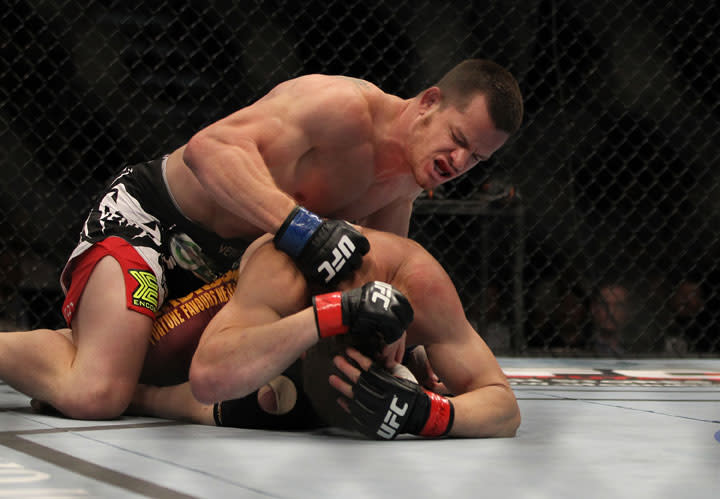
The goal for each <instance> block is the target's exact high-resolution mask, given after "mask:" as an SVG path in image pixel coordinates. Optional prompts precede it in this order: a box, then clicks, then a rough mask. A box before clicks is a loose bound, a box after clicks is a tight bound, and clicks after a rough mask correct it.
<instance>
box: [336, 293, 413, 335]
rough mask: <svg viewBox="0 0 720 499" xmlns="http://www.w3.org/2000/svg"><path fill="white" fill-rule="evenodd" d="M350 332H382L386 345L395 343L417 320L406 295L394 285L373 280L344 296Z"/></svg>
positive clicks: (343, 302)
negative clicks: (414, 318) (414, 319)
mask: <svg viewBox="0 0 720 499" xmlns="http://www.w3.org/2000/svg"><path fill="white" fill-rule="evenodd" d="M342 309H343V317H347V321H348V325H349V329H348V333H349V334H351V335H354V336H362V335H365V334H371V333H372V332H376V333H379V334H380V335H381V336H382V338H383V340H384V341H385V343H386V344H390V343H394V342H395V341H397V340H398V339H399V338H400V337H401V336H402V334H403V332H405V330H406V329H407V327H408V326H409V325H410V323H411V322H412V320H413V316H414V313H413V309H412V306H411V305H410V302H409V301H408V299H407V298H405V295H403V294H402V293H401V292H400V291H398V290H397V289H395V288H393V287H392V286H391V285H389V284H387V283H384V282H380V281H373V282H369V283H367V284H365V285H364V286H363V287H361V288H356V289H353V290H350V291H347V292H346V293H343V297H342Z"/></svg>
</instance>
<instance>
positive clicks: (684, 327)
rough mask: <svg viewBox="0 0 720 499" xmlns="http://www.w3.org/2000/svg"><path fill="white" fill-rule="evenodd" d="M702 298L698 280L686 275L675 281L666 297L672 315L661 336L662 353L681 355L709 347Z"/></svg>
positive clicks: (707, 321) (708, 332)
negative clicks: (663, 346)
mask: <svg viewBox="0 0 720 499" xmlns="http://www.w3.org/2000/svg"><path fill="white" fill-rule="evenodd" d="M706 300H707V296H706V292H705V290H704V289H703V286H702V284H701V281H700V280H699V279H696V278H693V277H686V278H683V279H682V280H681V281H680V282H679V283H678V284H677V286H676V287H675V290H674V292H673V294H672V296H671V298H670V308H671V310H672V313H673V317H672V322H671V324H670V326H669V328H668V331H667V335H666V339H665V352H666V353H670V354H676V355H685V354H687V353H696V352H698V353H699V352H709V351H711V350H712V338H711V337H710V334H711V333H710V331H709V325H710V320H711V318H710V317H709V312H708V311H707V309H706V306H705V305H706Z"/></svg>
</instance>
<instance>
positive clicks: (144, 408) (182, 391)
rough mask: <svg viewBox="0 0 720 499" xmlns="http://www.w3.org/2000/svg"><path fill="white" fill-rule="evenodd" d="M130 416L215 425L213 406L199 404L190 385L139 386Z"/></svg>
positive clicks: (129, 412) (131, 405)
mask: <svg viewBox="0 0 720 499" xmlns="http://www.w3.org/2000/svg"><path fill="white" fill-rule="evenodd" d="M128 414H134V415H138V416H153V417H157V418H165V419H178V420H181V421H189V422H191V423H197V424H204V425H215V419H214V417H213V405H212V404H210V405H208V404H203V403H200V402H198V401H197V400H196V399H195V397H194V396H193V394H192V390H191V389H190V383H182V384H180V385H173V386H163V387H158V386H149V385H138V386H137V387H136V389H135V395H134V396H133V400H132V403H131V404H130V407H129V408H128Z"/></svg>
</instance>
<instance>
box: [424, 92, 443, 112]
mask: <svg viewBox="0 0 720 499" xmlns="http://www.w3.org/2000/svg"><path fill="white" fill-rule="evenodd" d="M442 98H443V95H442V91H441V90H440V89H439V88H438V87H430V88H428V89H427V90H425V91H424V92H423V93H422V94H420V114H421V115H423V114H425V113H426V112H428V111H429V110H430V109H432V108H433V107H434V106H435V105H437V104H440V102H441V101H442Z"/></svg>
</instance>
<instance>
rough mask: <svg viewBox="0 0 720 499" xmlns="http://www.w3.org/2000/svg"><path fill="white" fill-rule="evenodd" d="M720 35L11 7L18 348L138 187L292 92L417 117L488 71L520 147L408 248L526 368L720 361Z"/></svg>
mask: <svg viewBox="0 0 720 499" xmlns="http://www.w3.org/2000/svg"><path fill="white" fill-rule="evenodd" d="M719 23H720V8H718V6H717V4H716V3H714V2H694V1H687V0H686V1H683V2H680V1H670V2H664V3H663V5H662V6H659V5H658V4H657V3H656V2H652V1H650V0H635V1H628V0H615V1H610V0H602V1H600V2H598V1H587V0H573V1H561V0H557V1H552V0H540V1H529V0H519V1H513V2H502V1H495V2H475V1H470V2H468V1H462V2H461V1H448V0H443V1H439V0H437V1H436V0H425V1H422V0H419V1H413V2H410V1H404V2H403V1H397V2H390V1H378V0H363V1H357V2H353V1H351V0H344V1H339V0H336V1H331V0H329V1H324V2H320V1H310V2H295V1H289V0H287V1H285V0H268V1H261V0H246V1H238V0H235V1H230V0H225V1H221V0H203V1H199V0H185V1H175V0H166V1H165V2H162V3H160V2H146V1H135V0H123V1H114V0H67V1H59V0H58V1H41V0H34V1H31V0H25V1H17V0H10V1H9V8H5V9H3V11H2V13H0V26H1V28H0V29H2V38H1V39H0V43H1V44H2V45H1V47H2V54H1V56H0V61H1V63H0V91H1V93H0V102H1V103H2V105H1V106H0V123H1V124H2V126H0V158H1V159H0V164H1V165H2V183H1V185H0V230H1V231H2V239H1V240H0V263H1V266H0V275H2V279H0V283H1V284H2V286H1V288H0V320H1V321H2V326H3V328H4V329H10V330H12V329H26V328H36V327H53V328H55V327H62V325H63V323H62V317H61V314H60V303H61V292H60V289H59V285H58V278H59V272H60V269H61V268H62V266H63V265H64V263H65V259H66V258H67V256H68V254H69V252H70V251H71V249H72V248H73V246H74V244H75V243H76V239H77V236H78V233H79V230H80V227H81V224H82V222H83V220H84V218H85V215H86V212H87V209H88V208H89V206H90V203H91V201H92V199H93V198H94V196H95V195H96V194H97V193H98V192H99V190H100V189H101V187H102V185H103V184H104V183H105V182H106V181H107V180H108V179H109V178H110V176H111V175H112V174H113V173H114V172H115V171H117V170H118V169H119V168H120V167H121V166H122V165H124V164H130V163H133V162H139V161H143V160H147V159H150V158H154V157H157V156H159V155H161V154H164V153H167V152H169V151H171V150H173V149H174V148H176V147H178V146H180V145H181V144H183V143H184V142H185V141H187V139H188V138H189V137H190V136H191V135H192V134H193V133H194V132H195V131H197V130H198V129H200V128H201V127H203V126H205V125H207V124H209V123H211V122H212V121H215V120H216V119H218V118H221V117H223V116H225V115H227V114H229V113H230V112H232V111H234V110H235V109H237V108H238V107H241V106H244V105H246V104H248V103H250V102H251V101H253V100H255V99H256V98H258V97H259V96H261V95H263V94H264V93H265V92H267V91H268V90H269V89H270V88H272V86H274V85H275V84H277V83H278V82H280V81H282V80H285V79H288V78H291V77H294V76H298V75H301V74H306V73H312V72H322V73H334V74H345V75H349V76H356V77H361V78H365V79H368V80H370V81H372V82H374V83H376V84H377V85H379V86H380V87H381V88H383V89H384V90H385V91H387V92H390V93H395V94H397V95H399V96H401V97H411V96H413V95H415V94H416V93H417V92H419V91H420V90H422V89H423V88H425V87H427V86H429V85H431V84H432V83H433V82H434V81H435V80H436V79H437V78H438V77H439V76H441V75H442V74H443V73H444V72H445V71H447V70H448V69H449V68H450V67H452V66H454V65H455V64H456V63H457V62H459V61H460V60H462V59H465V58H469V57H484V58H490V59H493V60H496V61H497V62H499V63H501V64H503V65H504V66H506V67H508V68H509V69H510V70H511V71H512V72H513V73H514V74H515V75H516V76H517V78H518V80H519V81H520V85H521V88H522V90H523V93H524V95H525V105H526V118H525V123H524V125H523V129H522V131H521V133H520V134H519V135H517V136H516V137H514V138H513V139H511V141H510V142H509V143H508V144H507V145H506V146H505V147H504V148H503V149H502V150H501V151H500V152H499V153H498V154H497V155H496V157H494V158H493V159H492V161H491V162H490V164H489V165H487V167H484V168H480V167H478V168H476V169H475V170H473V171H472V172H471V173H470V174H468V175H466V176H465V177H463V178H461V179H459V180H457V181H455V182H453V183H451V184H446V185H445V186H443V188H442V189H439V190H438V191H435V192H434V193H433V196H432V199H431V198H428V197H423V198H421V199H419V200H418V201H417V206H416V213H415V215H414V218H413V223H412V227H411V236H412V237H413V238H415V239H417V240H418V241H420V242H421V243H422V244H424V245H425V246H426V247H427V248H428V249H429V250H430V251H431V252H432V253H433V254H434V255H435V256H436V257H437V258H438V259H439V260H440V261H441V262H442V263H443V264H444V265H445V267H446V269H447V270H448V273H449V274H450V275H451V277H452V278H453V280H454V281H455V283H456V285H457V287H458V289H459V291H460V294H461V297H462V299H463V300H464V303H465V305H466V311H467V314H468V317H469V318H470V320H471V321H472V322H473V323H474V324H475V325H476V327H477V329H478V331H479V332H480V333H481V334H482V335H483V336H484V337H485V339H486V340H487V341H488V343H489V344H490V345H491V346H492V347H493V349H494V350H495V351H496V353H499V354H505V355H532V354H540V355H549V354H553V355H600V356H605V355H610V356H645V355H653V356H658V355H666V356H704V355H718V354H719V353H720V335H718V323H719V321H720V316H719V314H720V294H719V288H718V286H720V268H719V267H718V262H719V261H720V260H719V259H718V256H719V255H720V238H719V237H718V234H717V228H718V227H720V223H719V222H720V220H719V218H720V217H719V215H720V206H719V205H718V204H719V203H720V195H719V194H720V192H719V191H718V186H720V178H718V177H719V176H720V169H718V168H717V166H718V163H719V162H720V160H719V158H720V132H719V130H720V105H719V102H720V76H719V75H720V45H719V44H718V40H719V39H720V24H719Z"/></svg>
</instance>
